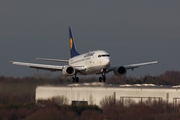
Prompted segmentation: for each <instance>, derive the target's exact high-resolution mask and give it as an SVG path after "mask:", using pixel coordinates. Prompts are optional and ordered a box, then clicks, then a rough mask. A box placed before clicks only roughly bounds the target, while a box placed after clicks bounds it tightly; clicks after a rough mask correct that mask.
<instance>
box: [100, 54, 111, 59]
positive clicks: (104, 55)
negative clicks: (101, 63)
mask: <svg viewBox="0 0 180 120" xmlns="http://www.w3.org/2000/svg"><path fill="white" fill-rule="evenodd" d="M98 57H99V58H100V57H110V55H108V54H106V55H98Z"/></svg>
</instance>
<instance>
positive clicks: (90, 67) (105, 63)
mask: <svg viewBox="0 0 180 120" xmlns="http://www.w3.org/2000/svg"><path fill="white" fill-rule="evenodd" d="M69 66H72V67H78V66H79V67H84V68H85V70H84V71H81V72H80V73H82V74H97V73H100V72H102V70H104V69H108V68H109V67H110V55H109V53H107V52H106V51H103V50H97V51H90V52H88V53H85V54H81V55H78V56H76V57H73V58H71V59H69Z"/></svg>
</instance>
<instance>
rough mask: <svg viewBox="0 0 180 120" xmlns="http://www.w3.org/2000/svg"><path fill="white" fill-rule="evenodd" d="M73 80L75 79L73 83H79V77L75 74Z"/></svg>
mask: <svg viewBox="0 0 180 120" xmlns="http://www.w3.org/2000/svg"><path fill="white" fill-rule="evenodd" d="M72 79H73V81H72V82H77V83H78V82H79V77H76V74H75V76H74V77H72Z"/></svg>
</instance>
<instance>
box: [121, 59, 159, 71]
mask: <svg viewBox="0 0 180 120" xmlns="http://www.w3.org/2000/svg"><path fill="white" fill-rule="evenodd" d="M156 63H158V61H152V62H145V63H138V64H130V65H124V67H125V68H126V69H134V68H138V67H140V66H144V65H151V64H156Z"/></svg>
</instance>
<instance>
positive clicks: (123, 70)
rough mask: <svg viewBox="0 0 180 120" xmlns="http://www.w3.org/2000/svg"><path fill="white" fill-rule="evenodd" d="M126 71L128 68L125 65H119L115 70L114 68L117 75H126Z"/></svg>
mask: <svg viewBox="0 0 180 120" xmlns="http://www.w3.org/2000/svg"><path fill="white" fill-rule="evenodd" d="M126 72H127V71H126V68H125V67H123V66H120V67H117V68H115V70H114V74H115V75H118V76H121V75H125V74H126Z"/></svg>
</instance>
